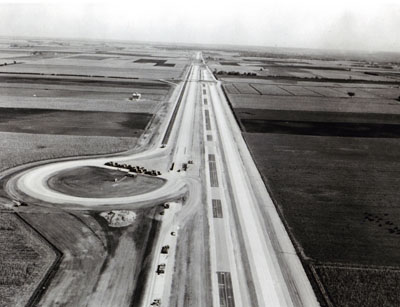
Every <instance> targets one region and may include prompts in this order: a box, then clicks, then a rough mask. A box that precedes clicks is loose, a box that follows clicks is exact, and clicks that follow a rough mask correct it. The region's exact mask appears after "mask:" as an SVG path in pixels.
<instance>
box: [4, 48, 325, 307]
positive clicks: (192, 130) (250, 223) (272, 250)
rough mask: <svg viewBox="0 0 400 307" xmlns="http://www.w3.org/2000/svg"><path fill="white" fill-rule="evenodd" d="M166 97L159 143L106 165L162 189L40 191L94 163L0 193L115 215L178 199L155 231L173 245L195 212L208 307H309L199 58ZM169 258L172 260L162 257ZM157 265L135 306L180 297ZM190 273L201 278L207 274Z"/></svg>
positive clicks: (36, 173) (50, 167)
mask: <svg viewBox="0 0 400 307" xmlns="http://www.w3.org/2000/svg"><path fill="white" fill-rule="evenodd" d="M174 97H175V105H174V107H173V108H171V111H170V113H169V115H168V119H169V121H168V122H165V123H164V124H163V125H162V127H161V129H162V131H163V132H164V133H163V134H160V136H159V137H158V139H157V141H156V142H155V145H154V146H152V147H151V148H149V149H148V150H146V151H143V152H140V153H134V154H125V155H119V156H118V157H115V158H113V159H112V160H113V161H115V162H124V161H135V162H137V163H138V164H139V163H142V164H145V165H157V167H158V169H162V173H163V178H165V179H166V180H167V183H166V184H165V185H164V186H163V187H161V188H160V189H158V190H156V191H153V192H150V193H146V194H141V195H136V196H131V197H126V196H123V195H121V196H120V197H116V198H96V199H95V198H82V197H75V196H70V195H65V194H62V193H59V192H56V191H53V190H51V189H50V187H49V186H48V185H47V181H48V179H49V178H50V177H51V176H53V175H54V174H56V173H57V172H60V171H62V170H65V169H68V168H73V167H81V166H98V167H105V166H104V163H105V162H107V161H109V160H110V158H94V159H86V160H74V161H66V162H57V163H50V164H47V165H44V166H39V167H35V168H33V169H28V170H25V171H24V172H22V173H20V174H18V175H17V176H15V177H14V178H12V179H11V180H10V181H9V182H8V183H7V187H8V191H9V192H10V194H12V195H18V191H20V192H23V193H25V194H27V195H29V196H31V197H33V198H35V199H38V200H42V201H45V202H48V203H53V204H74V205H80V206H84V207H90V206H96V207H99V206H100V207H101V206H107V207H110V206H114V205H115V206H118V205H124V207H125V208H130V207H129V206H131V208H132V209H134V208H135V204H142V203H147V204H151V203H153V204H155V203H160V202H162V201H167V200H171V199H174V197H175V198H182V195H183V194H184V193H186V194H185V195H186V196H187V199H186V201H185V203H184V204H182V206H181V204H178V203H176V204H175V206H176V208H174V209H173V210H171V212H169V213H168V214H167V215H166V218H165V223H164V226H163V227H164V228H163V229H164V230H165V233H167V234H169V233H170V232H171V230H174V231H176V233H177V237H178V240H179V235H180V234H179V231H178V230H179V228H180V227H182V226H184V225H185V223H187V221H188V218H189V217H190V216H192V215H193V214H194V212H196V210H198V209H199V208H204V207H203V206H205V211H206V212H207V219H208V226H209V229H208V235H209V246H206V250H205V251H204V252H205V253H208V254H209V257H210V268H209V270H210V272H211V286H212V302H213V305H214V306H215V307H218V306H221V307H233V306H236V307H240V306H272V307H279V306H306V307H312V306H318V302H317V300H316V297H315V295H314V292H313V290H312V288H311V285H310V283H309V281H308V279H307V276H306V274H305V272H304V269H303V267H302V265H301V263H300V261H299V259H298V257H297V255H296V252H295V250H294V248H293V245H292V243H291V241H290V239H289V237H288V235H287V233H286V231H285V229H284V227H283V224H282V222H281V220H280V218H279V216H278V214H277V212H276V210H275V207H274V205H273V203H272V200H271V198H270V196H269V194H268V192H267V190H266V187H265V186H264V183H263V181H262V179H261V176H260V174H259V172H258V170H257V168H256V166H255V164H254V161H253V160H252V157H251V155H250V153H249V151H248V148H247V146H246V144H245V142H244V140H243V137H242V135H241V131H240V129H239V127H238V124H237V123H236V121H235V118H234V116H233V114H232V111H231V109H230V108H229V105H228V102H227V101H226V99H225V96H224V94H223V92H222V89H221V85H220V83H219V82H218V81H217V80H215V78H214V76H213V74H212V73H211V72H210V70H209V69H208V67H207V66H206V65H205V64H204V60H202V58H201V53H198V54H197V57H196V60H195V61H194V62H193V64H192V65H191V67H190V69H189V73H188V74H187V77H186V79H185V80H184V82H183V83H182V84H181V86H180V88H179V89H178V91H177V92H176V93H175V96H174ZM189 161H194V163H193V164H191V163H189ZM202 165H204V168H203V167H202ZM186 167H188V169H187V170H185V169H186ZM203 191H205V192H206V197H205V198H202V192H203ZM204 201H205V202H206V203H204ZM194 231H196V230H194ZM167 243H168V244H169V245H170V246H171V248H173V249H174V248H175V246H176V245H177V244H179V242H178V243H177V242H176V240H174V239H172V238H171V237H170V236H168V235H165V234H164V235H161V236H160V238H159V239H158V242H157V244H156V247H157V249H160V247H161V246H163V245H164V244H167ZM196 243H199V242H196ZM200 243H201V242H200ZM155 253H156V254H157V253H159V251H158V250H156V251H155ZM174 253H175V250H173V252H172V254H171V255H174ZM160 259H162V261H166V262H167V266H166V267H167V270H166V275H165V276H163V278H157V276H156V275H155V273H154V271H151V272H150V274H152V275H151V277H150V279H149V281H148V284H147V285H146V290H145V301H144V302H143V306H150V303H151V302H152V301H153V300H154V299H156V298H157V297H159V298H160V299H161V301H162V302H168V300H169V296H170V294H171V291H185V289H173V288H171V284H172V282H173V280H172V279H173V278H174V277H175V275H174V271H175V270H174V267H175V268H176V267H177V266H179V265H183V264H182V263H178V262H176V261H175V258H173V257H169V258H168V259H167V258H165V257H164V258H162V257H161V256H160V255H157V256H156V258H155V260H154V261H153V267H154V266H156V265H158V264H159V262H160V261H161V260H160ZM192 265H196V263H193V264H192ZM199 270H203V271H204V270H206V271H207V268H199ZM193 278H196V276H193ZM201 286H203V287H205V285H201ZM169 289H171V291H169ZM198 291H200V292H205V291H209V289H204V288H203V289H199V290H198ZM200 297H201V295H200ZM164 305H166V306H168V304H162V306H164ZM198 305H199V306H202V305H203V306H204V303H201V298H200V299H199V302H198Z"/></svg>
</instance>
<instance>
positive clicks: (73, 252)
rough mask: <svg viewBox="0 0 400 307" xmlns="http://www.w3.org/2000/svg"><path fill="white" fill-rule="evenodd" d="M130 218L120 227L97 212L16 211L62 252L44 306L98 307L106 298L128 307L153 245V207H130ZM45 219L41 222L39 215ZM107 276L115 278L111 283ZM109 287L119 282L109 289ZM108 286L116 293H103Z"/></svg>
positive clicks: (137, 298)
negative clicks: (127, 222) (127, 223)
mask: <svg viewBox="0 0 400 307" xmlns="http://www.w3.org/2000/svg"><path fill="white" fill-rule="evenodd" d="M134 212H135V216H136V218H135V219H134V222H133V224H132V225H130V226H127V227H124V228H111V227H109V226H108V224H107V221H106V220H105V219H104V218H103V217H101V216H100V215H98V213H99V212H93V213H84V212H62V211H60V210H57V209H51V210H49V209H46V210H43V209H42V210H36V212H27V213H23V212H21V213H20V214H21V215H22V216H23V217H24V219H26V221H27V222H29V224H30V225H32V226H34V227H35V228H37V229H38V230H39V231H40V232H41V233H42V234H43V235H44V236H46V237H47V238H48V239H49V240H50V241H51V242H54V244H55V245H56V247H57V248H58V249H59V250H60V251H61V252H62V253H63V259H62V262H61V263H60V269H58V270H57V271H56V272H55V275H54V277H53V278H52V279H51V281H50V284H49V286H51V287H52V289H53V290H52V292H51V293H48V292H44V295H43V296H42V297H41V301H40V302H41V304H43V305H46V306H54V305H63V304H68V305H70V306H82V305H90V306H98V304H99V302H106V301H107V302H108V304H111V300H112V301H113V302H114V304H117V305H118V306H129V304H130V301H131V299H133V301H134V302H135V303H136V304H137V303H139V302H140V299H141V295H142V292H141V289H142V288H141V287H140V286H138V287H137V283H138V279H139V277H140V280H141V281H144V280H145V276H143V273H142V272H143V271H142V269H143V268H144V269H145V268H146V267H147V265H148V263H149V261H150V260H151V257H152V248H151V246H152V244H153V243H154V239H155V238H156V237H157V235H158V229H159V222H158V220H157V217H156V215H158V209H157V207H153V208H148V209H139V210H135V211H134ZM44 218H45V219H46V223H43V219H44ZM110 280H114V281H115V280H117V282H115V283H113V282H110ZM113 285H124V287H121V288H120V289H113V287H114V286H113ZM107 287H109V288H108V290H109V291H112V292H113V293H115V294H118V295H115V296H107V293H109V292H108V291H105V289H106V288H107Z"/></svg>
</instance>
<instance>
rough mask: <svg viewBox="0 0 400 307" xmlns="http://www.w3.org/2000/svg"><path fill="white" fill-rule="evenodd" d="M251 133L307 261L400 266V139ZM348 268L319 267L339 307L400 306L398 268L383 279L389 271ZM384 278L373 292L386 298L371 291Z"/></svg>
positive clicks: (252, 147)
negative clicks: (384, 279)
mask: <svg viewBox="0 0 400 307" xmlns="http://www.w3.org/2000/svg"><path fill="white" fill-rule="evenodd" d="M244 136H245V139H246V142H247V144H248V145H249V148H250V150H251V152H252V155H253V157H254V158H255V161H256V163H257V166H258V168H259V170H260V172H261V173H262V176H263V178H264V181H265V183H266V185H267V187H268V189H269V191H270V193H271V196H272V198H273V200H274V202H275V204H276V206H277V208H278V211H279V212H280V214H281V215H282V217H283V221H284V223H285V225H286V229H287V230H288V232H289V234H290V235H291V237H292V238H293V239H294V243H295V245H296V246H297V248H298V249H299V250H301V251H302V252H301V253H300V256H301V257H302V259H303V261H304V262H305V263H308V264H317V265H323V264H336V265H338V264H340V265H341V266H343V267H346V268H348V267H355V266H356V267H359V266H367V267H373V268H374V267H377V266H378V267H379V268H380V269H381V270H382V269H383V270H384V269H385V268H384V267H390V268H391V269H393V268H400V261H399V259H400V249H399V248H398V247H399V244H400V234H397V229H395V228H396V227H397V228H398V227H400V226H399V225H398V224H399V222H398V221H399V220H400V205H399V201H398V200H399V199H400V190H399V188H398V187H399V185H400V179H399V173H400V162H399V159H398V157H399V153H400V140H398V139H379V138H351V137H349V138H342V137H320V136H299V135H285V134H250V133H245V134H244ZM387 222H388V223H387ZM393 230H394V231H393ZM348 272H349V271H343V272H339V271H335V270H333V269H332V270H330V271H326V270H325V271H324V272H322V271H321V270H320V272H319V274H321V276H322V280H323V282H324V284H326V287H327V289H328V291H329V294H330V296H331V299H332V300H333V301H334V302H338V304H337V305H336V306H371V307H372V306H373V307H375V306H397V305H398V304H394V305H393V304H389V302H391V300H393V299H396V300H397V301H396V302H398V290H396V289H398V285H397V283H398V276H399V275H398V274H397V273H396V274H395V275H393V274H391V273H390V274H386V278H388V280H386V281H383V278H385V274H384V273H379V274H378V273H377V272H375V271H371V270H364V271H360V273H355V274H353V275H351V274H349V273H348ZM335 274H337V275H335ZM346 274H347V277H346ZM357 274H358V275H357ZM350 275H351V276H350ZM378 275H379V276H378ZM375 278H378V281H376V280H375ZM393 279H395V280H393ZM379 280H382V285H381V286H378V285H377V287H376V288H374V291H372V292H373V293H374V295H377V296H378V297H381V298H379V299H378V298H377V299H371V300H369V299H368V298H365V297H363V295H362V294H367V293H368V292H369V291H371V289H372V288H371V287H374V286H373V285H376V284H377V283H379ZM353 282H354V283H353ZM385 285H387V287H386V286H385ZM396 285H397V286H396ZM393 289H395V290H393ZM385 296H387V297H388V298H387V300H386V301H385V302H386V304H375V303H376V302H377V300H378V301H379V300H380V299H383V297H385ZM349 298H351V299H349ZM348 299H349V302H351V304H349V305H346V303H343V302H344V300H348Z"/></svg>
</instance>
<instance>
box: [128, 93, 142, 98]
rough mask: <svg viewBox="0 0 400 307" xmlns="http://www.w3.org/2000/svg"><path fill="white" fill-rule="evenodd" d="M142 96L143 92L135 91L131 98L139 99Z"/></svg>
mask: <svg viewBox="0 0 400 307" xmlns="http://www.w3.org/2000/svg"><path fill="white" fill-rule="evenodd" d="M141 97H142V94H140V93H138V92H133V93H132V95H131V97H130V98H129V99H130V100H139V99H140V98H141Z"/></svg>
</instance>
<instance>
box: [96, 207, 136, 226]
mask: <svg viewBox="0 0 400 307" xmlns="http://www.w3.org/2000/svg"><path fill="white" fill-rule="evenodd" d="M100 216H101V217H102V218H104V219H105V220H106V221H107V223H108V225H109V226H110V227H126V226H129V225H130V224H132V223H133V222H134V221H135V218H136V214H135V212H133V211H129V210H112V211H108V212H102V213H100Z"/></svg>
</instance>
